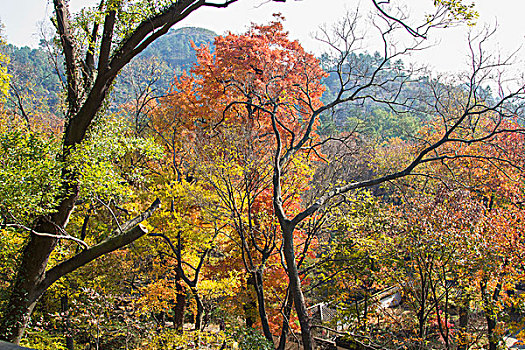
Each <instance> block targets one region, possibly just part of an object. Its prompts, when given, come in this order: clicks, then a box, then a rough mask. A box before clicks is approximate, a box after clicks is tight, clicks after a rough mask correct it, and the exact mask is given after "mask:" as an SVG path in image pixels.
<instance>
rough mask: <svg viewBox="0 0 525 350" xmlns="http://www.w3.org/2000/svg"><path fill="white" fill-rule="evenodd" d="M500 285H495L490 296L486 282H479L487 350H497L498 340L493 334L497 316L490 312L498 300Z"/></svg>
mask: <svg viewBox="0 0 525 350" xmlns="http://www.w3.org/2000/svg"><path fill="white" fill-rule="evenodd" d="M501 287H502V286H501V283H498V284H497V285H496V288H495V289H494V293H493V294H492V295H490V293H489V291H488V290H487V282H486V281H484V280H482V281H481V282H480V289H481V295H482V297H483V306H484V308H485V320H486V322H487V338H488V341H489V343H488V347H487V349H488V350H497V349H498V343H499V339H497V336H496V334H495V330H496V325H497V321H498V320H497V316H496V315H495V314H494V313H493V312H492V304H493V303H494V302H496V301H497V300H498V298H499V293H500V291H501Z"/></svg>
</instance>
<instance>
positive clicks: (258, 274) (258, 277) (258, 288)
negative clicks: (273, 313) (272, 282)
mask: <svg viewBox="0 0 525 350" xmlns="http://www.w3.org/2000/svg"><path fill="white" fill-rule="evenodd" d="M252 276H253V279H254V281H255V292H256V293H257V304H258V308H259V316H260V318H261V325H262V329H263V333H264V336H265V338H266V339H267V340H268V341H269V342H271V343H272V344H273V335H272V332H271V331H270V325H269V323H268V315H267V314H266V306H265V304H264V285H263V277H262V271H260V270H257V271H255V272H254V273H253V274H252Z"/></svg>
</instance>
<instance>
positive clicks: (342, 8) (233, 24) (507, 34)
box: [0, 0, 525, 71]
mask: <svg viewBox="0 0 525 350" xmlns="http://www.w3.org/2000/svg"><path fill="white" fill-rule="evenodd" d="M215 1H218V0H215ZM51 2H52V1H51V0H49V1H48V0H0V21H1V22H2V23H3V24H4V26H5V28H4V36H5V37H6V38H7V41H8V42H9V43H12V44H14V45H17V46H25V45H27V46H31V47H36V46H37V45H38V42H39V34H38V33H39V32H40V29H39V27H40V26H39V24H38V23H43V22H44V23H49V17H50V16H51V14H52V3H51ZM97 2H98V0H70V7H71V10H72V11H76V10H78V9H79V8H80V7H81V6H87V5H90V6H92V5H94V4H95V3H97ZM392 2H393V3H396V2H399V3H402V4H404V5H405V6H406V7H407V8H408V9H409V11H410V12H411V13H413V14H414V16H413V17H412V18H416V17H418V18H421V16H422V14H423V13H424V12H425V10H428V9H431V8H432V3H433V1H432V0H393V1H392ZM475 3H476V9H477V10H478V12H479V13H480V19H479V20H478V25H477V26H476V28H474V29H475V30H477V29H481V27H483V26H484V25H487V24H488V25H492V26H494V25H495V24H496V23H497V25H498V31H497V33H496V35H495V37H494V39H493V40H492V45H493V46H492V48H493V49H497V50H498V51H500V52H501V53H502V54H503V55H504V54H507V53H510V52H513V51H515V50H516V49H518V48H519V47H521V46H525V21H524V20H523V14H524V13H525V1H523V0H499V1H494V0H475ZM358 5H361V7H362V8H363V11H361V13H364V12H365V11H364V9H366V8H369V7H370V6H369V5H370V0H300V1H293V0H287V2H286V3H275V2H266V1H265V0H239V2H238V3H235V4H233V5H231V6H230V7H229V8H227V9H214V8H205V9H199V10H197V12H195V13H194V14H192V15H190V17H188V18H187V19H186V20H184V21H183V22H181V23H180V24H179V25H178V26H177V27H183V26H197V27H204V28H208V29H211V30H214V31H215V32H217V33H219V34H222V33H224V32H226V31H228V30H231V31H233V32H243V31H244V30H245V29H246V28H247V27H248V26H249V25H250V23H251V22H257V23H267V22H268V21H270V20H271V19H272V16H271V15H272V14H273V13H275V12H281V13H282V14H283V15H284V16H285V17H286V19H287V20H286V22H285V28H286V29H287V30H288V31H289V32H290V36H291V37H292V38H293V39H299V41H300V42H301V43H302V44H303V46H305V47H306V48H307V49H308V50H310V51H319V47H320V45H319V43H317V42H316V41H315V40H313V39H311V34H312V33H313V32H315V31H316V30H317V28H318V27H319V26H320V25H322V24H330V23H333V22H335V21H337V20H338V19H340V18H341V17H342V16H343V15H344V13H345V12H346V11H348V10H350V11H353V10H355V9H356V8H357V6H358ZM48 25H49V24H48ZM467 32H468V29H467V27H466V26H461V27H458V28H451V29H445V30H439V31H437V32H434V33H435V34H434V35H431V36H430V37H429V39H430V40H429V42H439V44H438V45H437V46H435V47H433V48H432V49H430V50H427V51H426V52H424V53H417V54H416V55H414V57H413V58H412V59H413V60H414V61H416V62H419V63H427V64H430V66H431V67H433V68H434V69H437V70H439V71H457V70H461V69H464V68H465V67H466V64H467V61H468V60H467V58H466V54H467V44H466V36H467ZM372 51H373V50H372ZM522 51H524V52H525V47H524V48H523V49H522ZM524 52H520V54H519V55H518V59H521V60H523V59H524V58H525V54H524ZM524 61H525V60H524ZM521 66H522V67H525V65H523V64H522V65H521ZM522 71H523V70H522Z"/></svg>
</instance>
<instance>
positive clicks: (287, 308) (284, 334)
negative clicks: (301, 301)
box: [277, 288, 293, 350]
mask: <svg viewBox="0 0 525 350" xmlns="http://www.w3.org/2000/svg"><path fill="white" fill-rule="evenodd" d="M292 307H293V298H292V296H291V295H290V289H289V288H288V290H287V291H286V304H285V305H284V308H283V326H282V329H281V336H280V338H279V346H278V347H277V350H284V347H285V346H286V339H287V338H288V332H289V331H290V314H291V313H292Z"/></svg>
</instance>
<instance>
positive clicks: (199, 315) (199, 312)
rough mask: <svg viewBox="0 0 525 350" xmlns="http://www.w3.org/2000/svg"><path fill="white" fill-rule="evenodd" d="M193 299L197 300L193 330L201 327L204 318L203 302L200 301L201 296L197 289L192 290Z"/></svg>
mask: <svg viewBox="0 0 525 350" xmlns="http://www.w3.org/2000/svg"><path fill="white" fill-rule="evenodd" d="M193 295H194V297H195V301H196V302H197V314H196V315H195V330H198V331H200V330H201V329H202V327H203V320H204V304H203V303H202V300H201V297H200V296H199V294H198V293H197V290H193Z"/></svg>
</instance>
